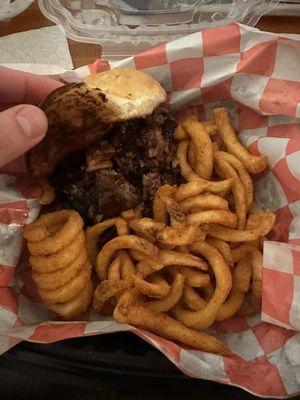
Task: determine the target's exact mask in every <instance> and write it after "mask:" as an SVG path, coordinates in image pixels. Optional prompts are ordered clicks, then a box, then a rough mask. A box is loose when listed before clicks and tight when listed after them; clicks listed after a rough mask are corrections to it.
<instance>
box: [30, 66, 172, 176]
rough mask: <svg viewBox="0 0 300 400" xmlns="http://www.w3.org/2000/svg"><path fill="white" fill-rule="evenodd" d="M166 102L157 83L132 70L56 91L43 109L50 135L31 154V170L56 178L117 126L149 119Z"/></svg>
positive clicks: (97, 76)
mask: <svg viewBox="0 0 300 400" xmlns="http://www.w3.org/2000/svg"><path fill="white" fill-rule="evenodd" d="M165 100H166V92H165V90H164V89H163V88H162V86H161V85H160V84H159V83H158V82H157V81H155V80H154V79H153V78H151V77H150V76H149V75H147V74H145V73H143V72H141V71H137V70H134V69H130V68H116V69H114V70H111V71H105V72H101V73H98V74H93V75H90V76H88V77H87V78H86V79H85V81H84V82H82V83H78V84H74V83H73V84H70V85H65V86H62V87H60V88H58V89H56V90H54V91H53V92H52V93H50V95H49V96H48V97H47V98H46V100H45V101H44V102H43V103H42V104H41V108H42V109H43V110H44V112H45V114H46V115H47V118H48V131H47V135H46V136H45V137H44V139H43V140H42V141H41V142H40V143H39V144H38V145H37V146H35V147H34V148H33V149H32V150H31V151H30V152H29V154H28V159H27V160H28V168H29V171H30V172H31V174H32V175H33V176H35V177H43V176H47V175H50V174H51V173H52V171H53V170H54V168H55V167H56V165H57V164H58V163H59V162H60V161H61V160H62V159H63V158H65V157H66V156H67V155H69V154H71V153H73V152H75V151H78V150H80V149H82V148H84V147H86V146H88V145H90V144H91V143H93V142H95V141H96V140H98V139H99V138H101V137H102V136H103V135H104V134H105V133H107V132H108V131H109V129H110V128H111V125H112V124H114V123H118V122H123V121H127V120H130V119H136V118H142V117H146V116H147V115H150V114H151V113H152V112H153V111H154V109H155V108H156V107H158V106H159V105H160V104H161V103H163V102H164V101H165Z"/></svg>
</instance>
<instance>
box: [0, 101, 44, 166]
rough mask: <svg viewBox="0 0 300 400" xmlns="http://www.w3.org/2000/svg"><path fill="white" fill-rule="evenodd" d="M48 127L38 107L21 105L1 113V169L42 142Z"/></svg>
mask: <svg viewBox="0 0 300 400" xmlns="http://www.w3.org/2000/svg"><path fill="white" fill-rule="evenodd" d="M47 127H48V122H47V117H46V115H45V114H44V112H43V111H42V110H41V109H39V108H38V107H36V106H31V105H25V104H21V105H19V106H16V107H12V108H9V109H8V110H5V111H3V112H1V113H0V167H2V166H3V165H5V164H7V163H9V162H10V161H13V160H15V159H16V158H17V157H19V156H21V155H22V154H24V153H26V151H27V150H29V149H30V148H31V147H33V146H34V145H36V144H37V143H38V142H40V141H41V140H42V139H43V137H44V136H45V134H46V131H47Z"/></svg>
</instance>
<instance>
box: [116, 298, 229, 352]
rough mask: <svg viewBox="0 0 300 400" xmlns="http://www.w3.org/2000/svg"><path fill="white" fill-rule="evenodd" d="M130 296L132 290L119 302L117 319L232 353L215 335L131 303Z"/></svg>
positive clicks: (215, 349) (211, 348)
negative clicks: (199, 330) (196, 329)
mask: <svg viewBox="0 0 300 400" xmlns="http://www.w3.org/2000/svg"><path fill="white" fill-rule="evenodd" d="M130 296H131V294H130V292H129V293H126V294H124V295H123V296H122V297H121V299H120V301H119V302H118V305H117V307H116V308H115V311H114V318H115V319H116V320H117V321H119V322H121V323H128V324H133V325H137V326H142V327H144V328H148V329H150V330H151V331H152V332H154V333H156V334H158V335H162V336H165V337H166V338H168V339H173V340H177V341H179V342H181V343H184V344H187V345H189V346H192V347H195V348H197V349H200V350H204V351H208V352H212V353H216V354H222V355H229V354H231V353H230V351H229V349H228V348H227V347H226V346H225V345H224V344H223V343H222V342H220V341H219V340H218V339H216V338H215V337H214V336H211V335H208V334H207V333H204V332H197V331H194V330H192V329H189V328H186V327H183V326H182V324H180V322H178V321H176V320H175V319H173V318H171V317H169V316H168V315H167V314H164V313H157V312H155V311H153V310H150V309H148V308H147V307H145V306H143V305H140V304H138V303H136V304H134V303H131V301H130V300H129V301H128V298H129V299H130Z"/></svg>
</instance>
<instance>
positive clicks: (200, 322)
mask: <svg viewBox="0 0 300 400" xmlns="http://www.w3.org/2000/svg"><path fill="white" fill-rule="evenodd" d="M191 250H192V251H193V252H196V253H197V254H201V255H203V256H204V257H205V258H206V259H207V260H208V262H209V264H210V266H211V267H212V269H213V271H214V274H215V278H216V289H215V291H214V294H213V296H212V298H211V299H210V300H209V301H208V303H207V305H206V306H205V307H204V308H203V309H201V310H198V311H188V310H185V309H184V308H183V307H182V306H180V305H179V304H178V305H177V306H176V307H175V309H174V312H175V315H176V317H177V318H178V319H179V321H181V322H182V323H183V324H184V325H185V326H187V327H192V328H194V329H200V328H201V329H205V328H208V327H209V326H210V325H212V323H213V322H214V320H215V319H216V316H217V313H218V310H219V308H220V306H221V305H222V304H223V303H224V301H225V299H226V297H227V295H228V293H229V291H230V290H231V287H232V278H231V272H230V269H229V267H228V265H227V264H226V263H225V260H224V258H223V257H222V256H221V254H220V253H219V252H218V251H217V250H216V249H215V248H214V247H212V246H210V245H209V244H207V243H205V242H200V241H199V242H195V243H193V244H192V245H191Z"/></svg>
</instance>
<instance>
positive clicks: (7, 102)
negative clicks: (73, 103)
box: [0, 67, 62, 167]
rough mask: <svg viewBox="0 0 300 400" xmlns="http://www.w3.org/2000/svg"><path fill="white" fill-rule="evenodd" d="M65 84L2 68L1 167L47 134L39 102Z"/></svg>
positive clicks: (0, 83)
mask: <svg viewBox="0 0 300 400" xmlns="http://www.w3.org/2000/svg"><path fill="white" fill-rule="evenodd" d="M61 85H62V84H61V83H60V82H58V81H56V80H54V79H51V78H48V77H44V76H39V75H34V74H29V73H25V72H20V71H15V70H12V69H8V68H4V67H0V167H3V166H7V164H9V163H12V165H13V163H14V162H16V160H17V159H18V158H19V157H21V156H22V155H23V154H24V153H26V151H28V150H29V149H30V148H32V147H33V146H35V145H36V144H37V143H38V142H40V141H41V140H42V139H43V137H44V136H45V134H46V132H47V128H48V122H47V118H46V115H45V114H44V112H43V111H42V110H41V109H40V108H39V107H38V105H39V104H40V103H41V102H42V101H43V100H44V99H45V98H46V96H47V95H48V94H49V93H50V92H52V91H53V90H54V89H56V88H57V87H59V86H61Z"/></svg>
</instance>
